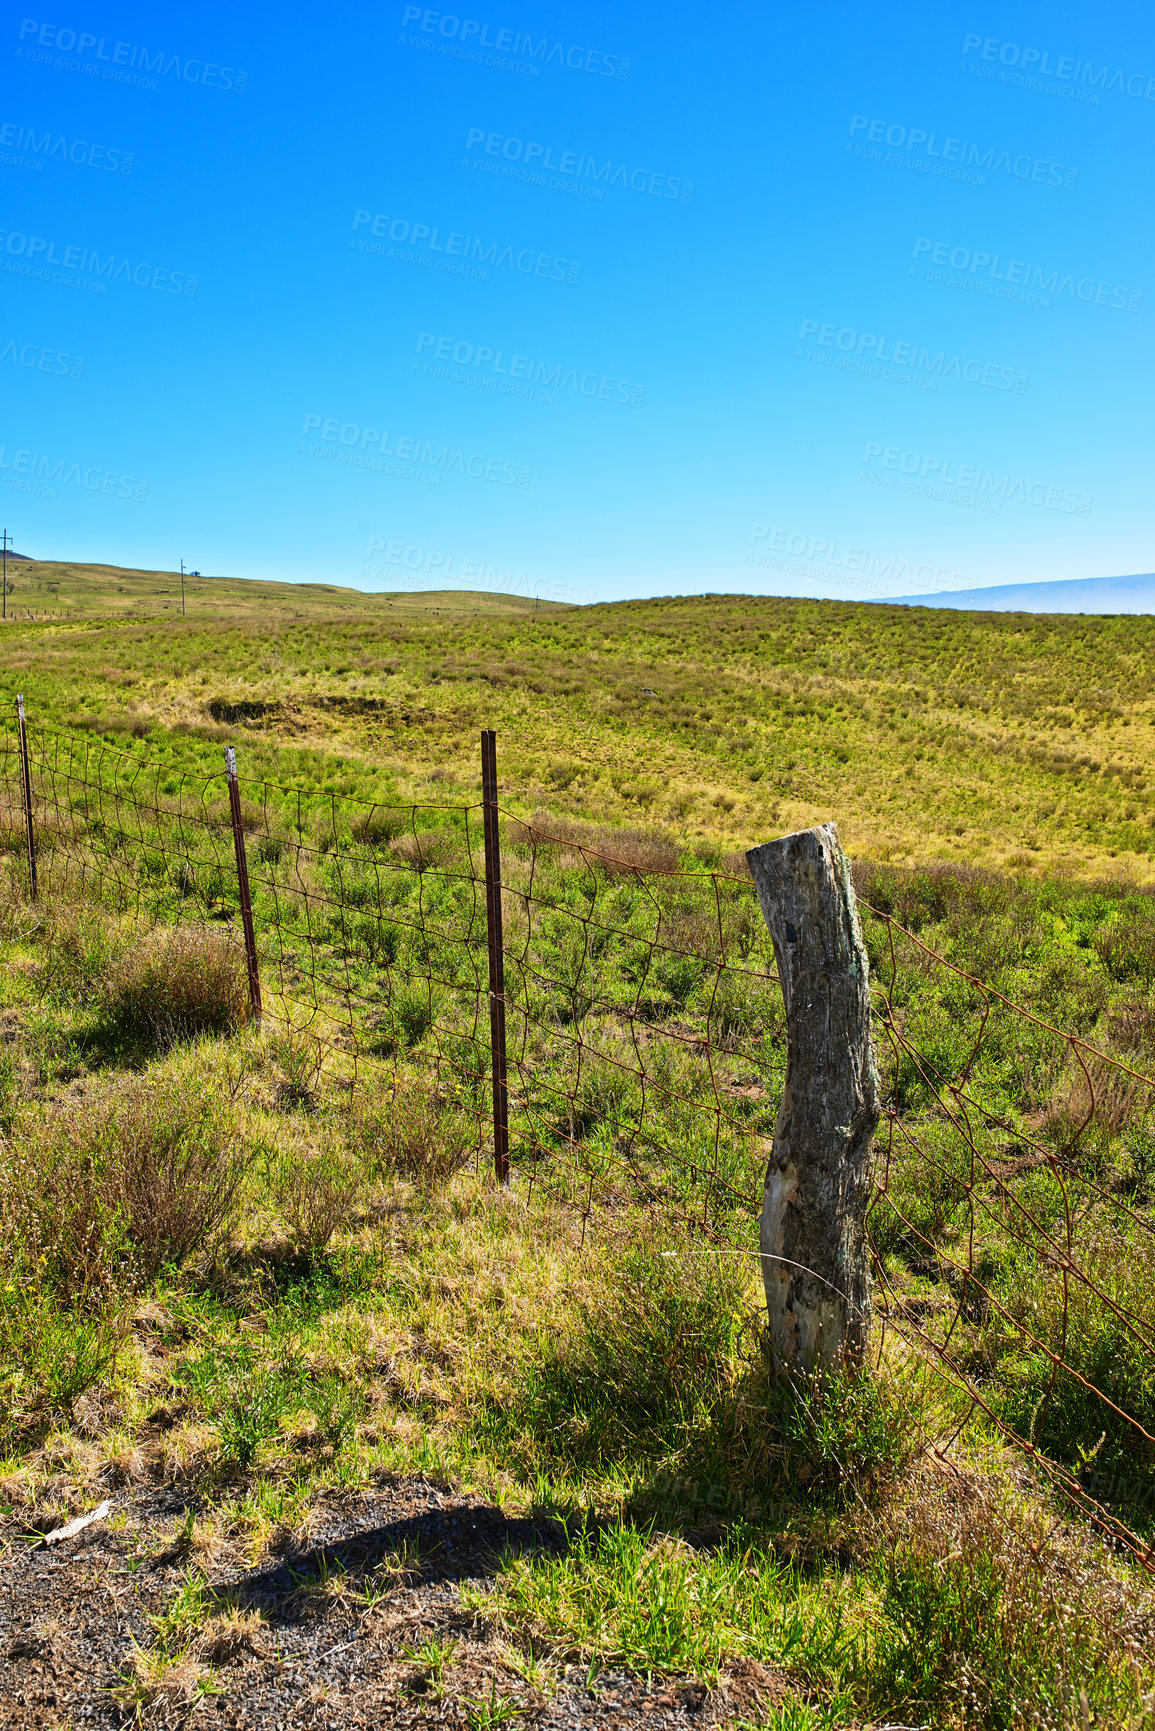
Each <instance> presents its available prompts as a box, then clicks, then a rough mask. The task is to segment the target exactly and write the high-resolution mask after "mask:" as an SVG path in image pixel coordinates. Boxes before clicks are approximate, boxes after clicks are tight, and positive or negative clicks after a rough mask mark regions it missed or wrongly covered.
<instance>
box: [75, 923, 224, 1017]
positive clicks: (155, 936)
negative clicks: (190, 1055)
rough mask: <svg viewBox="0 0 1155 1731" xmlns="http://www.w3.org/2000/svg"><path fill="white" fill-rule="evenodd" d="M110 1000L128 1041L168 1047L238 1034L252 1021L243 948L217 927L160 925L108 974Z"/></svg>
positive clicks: (108, 1009) (110, 1012) (110, 1011)
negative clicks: (211, 1036)
mask: <svg viewBox="0 0 1155 1731" xmlns="http://www.w3.org/2000/svg"><path fill="white" fill-rule="evenodd" d="M103 1000H104V1001H103V1011H104V1018H105V1020H106V1022H107V1023H108V1024H109V1026H110V1027H111V1028H113V1029H114V1030H115V1031H116V1033H118V1034H119V1035H120V1036H121V1037H122V1038H125V1039H129V1040H146V1041H148V1042H150V1043H151V1044H154V1045H157V1046H165V1045H172V1044H173V1043H175V1042H176V1041H177V1040H182V1039H191V1038H195V1037H196V1036H197V1035H199V1034H226V1033H230V1032H232V1030H233V1029H235V1028H237V1027H239V1026H240V1024H241V1023H242V1022H243V1021H245V1020H246V1018H247V1017H248V1015H249V996H248V976H247V974H246V971H245V962H244V955H243V951H242V949H241V945H240V943H239V942H238V941H237V940H236V939H235V938H234V937H233V936H232V934H231V933H230V932H225V931H218V930H216V929H215V928H213V927H209V926H191V925H189V926H171V927H160V928H158V929H157V930H156V931H153V932H150V933H149V934H148V935H147V936H146V937H145V938H144V940H143V941H142V942H141V943H139V944H137V945H134V946H133V947H132V948H131V949H129V950H127V951H126V952H125V953H124V954H123V955H122V956H121V957H120V959H119V960H118V961H117V962H115V963H114V964H113V965H112V966H111V967H110V968H109V969H108V971H107V973H106V975H105V979H104V991H103Z"/></svg>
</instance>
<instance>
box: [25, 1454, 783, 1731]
mask: <svg viewBox="0 0 1155 1731" xmlns="http://www.w3.org/2000/svg"><path fill="white" fill-rule="evenodd" d="M198 1507H199V1505H198V1503H197V1501H196V1499H195V1498H193V1497H190V1496H189V1495H187V1494H185V1493H183V1492H181V1491H177V1490H171V1491H155V1490H144V1489H142V1490H140V1491H130V1492H127V1493H126V1494H125V1495H124V1496H122V1497H121V1498H119V1499H116V1500H114V1503H113V1515H112V1524H111V1525H110V1524H109V1523H108V1522H103V1523H100V1524H97V1525H94V1526H93V1527H90V1528H88V1529H86V1530H85V1531H84V1532H82V1533H80V1534H78V1535H77V1537H76V1538H74V1539H71V1540H67V1541H65V1542H64V1543H62V1544H60V1545H57V1546H54V1547H52V1548H51V1549H49V1548H45V1547H43V1546H38V1547H36V1548H30V1542H29V1528H28V1526H25V1527H24V1529H23V1531H22V1532H21V1533H17V1532H15V1531H14V1530H13V1529H12V1528H11V1527H9V1531H8V1535H7V1536H8V1543H7V1546H6V1548H5V1550H4V1552H3V1553H2V1554H0V1702H2V1703H3V1706H2V1708H0V1716H2V1719H3V1724H4V1725H5V1727H12V1728H14V1731H16V1728H19V1731H26V1728H27V1731H31V1728H33V1727H36V1728H37V1731H42V1728H48V1727H65V1726H68V1727H76V1726H79V1725H85V1726H93V1727H113V1726H115V1727H122V1726H127V1725H129V1724H133V1723H145V1724H151V1725H156V1726H161V1727H169V1726H177V1725H184V1724H186V1723H191V1724H195V1725H196V1726H198V1727H200V1726H207V1727H221V1728H226V1727H227V1728H228V1731H242V1728H243V1731H249V1728H252V1731H256V1728H257V1727H260V1728H261V1731H274V1728H281V1727H285V1728H288V1727H293V1726H298V1725H300V1726H309V1727H316V1728H318V1731H320V1728H321V1727H325V1728H329V1727H333V1728H340V1731H345V1728H350V1731H351V1728H354V1727H358V1728H359V1727H364V1728H365V1731H370V1728H371V1731H380V1727H381V1726H383V1725H385V1724H388V1725H389V1726H398V1727H401V1728H403V1731H404V1728H405V1727H408V1726H417V1725H422V1726H425V1727H428V1726H431V1725H432V1726H446V1727H455V1728H456V1727H461V1728H463V1731H464V1728H466V1727H468V1726H469V1725H470V1724H472V1723H475V1722H484V1720H485V1715H486V1713H487V1712H490V1713H491V1712H492V1710H493V1706H494V1703H497V1704H500V1703H502V1702H506V1703H508V1704H509V1709H510V1711H511V1714H513V1715H515V1716H516V1718H515V1720H514V1722H516V1723H520V1724H528V1725H533V1726H536V1727H540V1728H541V1731H558V1728H560V1727H563V1726H564V1727H576V1726H585V1725H589V1726H598V1727H601V1728H603V1731H614V1728H616V1727H619V1726H621V1727H624V1726H628V1725H641V1724H644V1725H645V1726H647V1727H650V1728H652V1731H689V1728H690V1727H706V1726H715V1725H722V1724H731V1723H733V1722H734V1719H735V1717H752V1716H753V1717H756V1716H757V1715H758V1712H759V1709H760V1708H761V1707H763V1706H764V1705H766V1704H768V1703H769V1702H771V1701H773V1700H778V1699H781V1698H782V1697H783V1695H784V1694H785V1693H786V1689H787V1683H786V1679H785V1678H783V1677H782V1676H781V1675H780V1674H779V1673H777V1672H774V1671H770V1670H767V1669H765V1668H764V1667H762V1666H760V1665H756V1664H754V1663H753V1662H749V1661H747V1662H743V1663H741V1664H739V1665H738V1666H736V1667H735V1668H734V1670H733V1671H732V1672H731V1674H730V1675H729V1676H728V1678H727V1679H726V1680H725V1682H724V1683H723V1684H722V1685H721V1686H720V1687H719V1688H717V1689H713V1690H710V1689H707V1687H706V1686H705V1684H703V1683H701V1682H698V1681H695V1680H694V1679H685V1678H683V1679H675V1680H673V1681H668V1682H662V1681H657V1680H654V1681H649V1680H646V1679H643V1678H640V1677H636V1676H632V1675H630V1674H629V1673H627V1672H624V1671H619V1670H612V1671H611V1670H606V1671H602V1672H600V1673H597V1674H594V1675H592V1676H591V1675H590V1674H589V1672H588V1671H587V1670H586V1669H585V1668H584V1667H580V1668H572V1669H570V1670H567V1671H565V1672H564V1673H562V1674H561V1675H560V1676H557V1677H555V1678H554V1680H553V1682H552V1683H551V1684H550V1685H548V1687H545V1688H543V1687H538V1686H535V1684H534V1683H531V1682H529V1681H527V1680H526V1678H525V1677H524V1676H523V1675H522V1674H521V1672H520V1670H519V1664H520V1663H521V1656H519V1655H518V1654H517V1653H516V1652H515V1651H514V1650H513V1649H511V1648H510V1647H509V1645H508V1644H507V1642H506V1641H505V1640H504V1638H503V1637H502V1635H501V1632H500V1631H499V1630H497V1629H495V1628H494V1627H493V1626H492V1625H490V1624H489V1623H488V1622H487V1620H486V1618H485V1617H484V1615H483V1614H482V1613H481V1612H479V1611H478V1610H477V1609H476V1608H475V1607H474V1606H473V1604H471V1603H470V1602H469V1595H470V1590H471V1589H473V1590H474V1591H476V1590H477V1589H479V1588H484V1587H485V1586H486V1585H487V1584H488V1583H489V1582H491V1581H492V1578H493V1571H494V1567H495V1559H496V1558H497V1557H498V1556H500V1555H501V1554H502V1553H504V1552H507V1551H512V1552H513V1553H515V1554H517V1553H522V1554H527V1553H533V1552H541V1551H553V1552H557V1551H559V1550H561V1549H562V1548H563V1547H564V1546H565V1544H566V1543H567V1539H566V1535H565V1532H564V1529H563V1528H562V1527H561V1525H560V1524H559V1523H558V1522H556V1521H552V1520H549V1519H547V1518H543V1519H536V1520H533V1519H525V1518H520V1517H516V1516H511V1515H507V1514H506V1513H505V1512H504V1511H503V1510H501V1509H499V1508H496V1507H494V1506H493V1505H492V1504H490V1503H488V1502H486V1501H485V1500H484V1499H482V1498H479V1497H470V1496H460V1495H457V1494H455V1493H454V1492H452V1491H450V1490H449V1489H447V1488H446V1487H443V1486H437V1485H434V1484H431V1483H430V1482H429V1481H428V1480H425V1479H406V1480H393V1481H389V1482H383V1483H381V1484H380V1485H379V1486H377V1487H374V1488H373V1489H371V1490H369V1491H366V1492H361V1493H357V1494H348V1495H344V1494H339V1493H332V1494H328V1495H325V1496H323V1497H322V1498H320V1499H319V1500H318V1502H317V1503H316V1504H315V1505H314V1507H313V1509H312V1511H311V1513H310V1516H309V1520H308V1525H307V1530H306V1531H305V1532H304V1533H288V1532H284V1533H282V1534H280V1535H279V1536H278V1537H277V1539H276V1540H275V1541H274V1543H273V1545H272V1546H271V1548H270V1550H269V1552H268V1554H266V1556H264V1557H263V1558H262V1560H261V1562H260V1563H259V1565H258V1566H256V1567H255V1568H246V1567H244V1566H243V1565H241V1564H240V1563H239V1561H238V1559H237V1558H235V1557H229V1556H227V1555H218V1556H217V1557H216V1558H215V1560H214V1559H212V1557H211V1556H208V1555H201V1556H195V1555H190V1554H189V1553H188V1552H187V1551H186V1550H185V1549H183V1548H182V1545H181V1542H180V1538H179V1533H180V1528H181V1523H182V1522H183V1521H184V1519H185V1517H186V1515H187V1514H188V1513H189V1511H190V1510H192V1511H193V1512H194V1513H196V1512H198ZM118 1516H119V1517H120V1519H118V1518H117V1517H118ZM45 1524H51V1523H45ZM32 1525H35V1523H32ZM174 1534H175V1535H177V1537H175V1538H172V1537H169V1538H166V1537H165V1535H174ZM194 1569H195V1570H198V1571H200V1572H203V1574H204V1576H205V1578H206V1579H207V1582H208V1584H209V1589H210V1594H211V1601H212V1602H211V1605H210V1606H209V1607H208V1612H209V1614H208V1615H206V1616H205V1617H202V1618H201V1619H200V1620H199V1621H198V1623H197V1625H196V1628H195V1630H185V1631H180V1632H178V1633H177V1634H175V1635H173V1634H171V1633H170V1636H169V1640H168V1647H167V1658H168V1663H167V1665H165V1664H162V1663H158V1662H157V1656H158V1654H159V1653H160V1652H161V1643H160V1639H159V1637H158V1634H157V1630H156V1626H155V1624H154V1621H153V1619H155V1618H157V1617H159V1616H161V1614H162V1613H163V1612H164V1611H165V1610H166V1609H169V1608H171V1606H172V1604H173V1601H174V1599H175V1597H176V1595H177V1593H178V1592H179V1590H180V1589H181V1586H182V1583H184V1582H185V1581H186V1580H187V1578H188V1576H189V1574H190V1570H194ZM439 1654H440V1655H441V1657H440V1659H439V1658H438V1655H439ZM138 1655H140V1656H141V1657H138ZM134 1675H135V1676H137V1677H138V1678H139V1679H140V1681H138V1683H137V1684H136V1686H135V1693H128V1694H126V1693H125V1683H126V1679H132V1678H133V1677H134Z"/></svg>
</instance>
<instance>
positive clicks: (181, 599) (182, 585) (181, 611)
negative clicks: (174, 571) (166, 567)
mask: <svg viewBox="0 0 1155 1731" xmlns="http://www.w3.org/2000/svg"><path fill="white" fill-rule="evenodd" d="M180 616H181V618H182V619H183V618H184V560H183V559H182V560H181V562H180Z"/></svg>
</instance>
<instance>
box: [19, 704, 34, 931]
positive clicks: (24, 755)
mask: <svg viewBox="0 0 1155 1731" xmlns="http://www.w3.org/2000/svg"><path fill="white" fill-rule="evenodd" d="M16 719H17V721H18V722H19V724H20V791H21V793H22V794H23V796H24V831H25V839H26V841H27V844H28V890H29V894H30V896H31V899H32V900H33V901H35V900H36V831H35V829H34V827H33V823H32V771H31V769H30V768H29V766H28V728H27V726H26V724H25V720H24V698H23V695H20V696H18V697H17V699H16Z"/></svg>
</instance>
